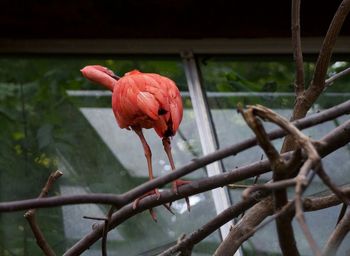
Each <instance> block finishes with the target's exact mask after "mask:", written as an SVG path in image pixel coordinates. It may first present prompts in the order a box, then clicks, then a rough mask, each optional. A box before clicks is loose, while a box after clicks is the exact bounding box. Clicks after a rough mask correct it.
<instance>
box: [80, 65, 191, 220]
mask: <svg viewBox="0 0 350 256" xmlns="http://www.w3.org/2000/svg"><path fill="white" fill-rule="evenodd" d="M81 72H82V75H83V76H84V77H85V78H87V79H88V80H90V81H91V82H93V83H96V84H99V85H101V86H104V87H105V88H106V89H108V90H110V91H111V92H112V109H113V113H114V116H115V118H116V121H117V123H118V125H119V127H120V128H122V129H127V130H131V131H134V132H135V133H136V134H137V136H138V137H139V139H140V141H141V144H142V146H143V150H144V153H145V157H146V160H147V168H148V175H149V179H150V180H152V179H154V176H153V167H152V151H151V149H150V147H149V145H148V143H147V141H146V139H145V137H144V135H143V132H142V130H143V129H151V128H153V129H154V130H155V132H156V133H157V134H158V136H159V137H160V138H161V139H162V143H163V147H164V150H165V153H166V155H167V157H168V159H169V162H170V166H171V169H172V170H175V164H174V160H173V156H172V152H171V140H170V138H172V137H173V136H174V135H175V134H176V131H177V130H178V128H179V125H180V123H181V120H182V117H183V105H182V98H181V95H180V91H179V89H178V88H177V86H176V84H175V82H174V81H173V80H171V79H170V78H168V77H165V76H162V75H159V74H156V73H143V72H141V71H139V70H136V69H135V70H132V71H129V72H127V73H125V74H124V76H122V77H119V76H117V75H116V74H114V72H113V71H112V70H110V69H108V68H106V67H104V66H101V65H88V66H85V67H84V68H83V69H81ZM188 183H190V181H186V180H181V179H178V180H175V181H173V183H172V189H173V191H174V192H175V193H176V194H178V187H180V186H182V185H184V184H188ZM153 194H156V195H157V198H158V199H159V198H160V193H159V191H158V189H157V188H155V189H154V190H152V191H149V192H147V193H146V194H144V195H143V196H141V197H139V198H137V199H136V200H135V201H134V203H133V208H134V209H136V208H137V206H138V203H139V201H140V199H142V198H144V197H146V196H149V195H153ZM185 200H186V204H187V209H188V211H190V202H189V199H188V197H185ZM164 206H165V207H166V208H167V209H168V210H169V211H171V209H170V206H171V203H170V205H164ZM149 210H150V213H151V216H152V219H153V220H154V221H157V218H156V214H155V213H154V211H153V209H149Z"/></svg>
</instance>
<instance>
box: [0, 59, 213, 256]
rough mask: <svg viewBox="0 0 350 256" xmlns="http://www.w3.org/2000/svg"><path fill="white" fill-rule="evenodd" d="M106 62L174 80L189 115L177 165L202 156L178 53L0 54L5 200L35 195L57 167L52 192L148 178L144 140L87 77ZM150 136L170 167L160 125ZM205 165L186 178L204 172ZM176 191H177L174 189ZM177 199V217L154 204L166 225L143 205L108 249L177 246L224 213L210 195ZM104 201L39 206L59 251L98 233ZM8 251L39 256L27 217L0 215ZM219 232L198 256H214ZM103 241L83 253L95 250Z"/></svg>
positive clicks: (117, 189) (176, 150)
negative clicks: (96, 220)
mask: <svg viewBox="0 0 350 256" xmlns="http://www.w3.org/2000/svg"><path fill="white" fill-rule="evenodd" d="M91 64H100V65H103V66H107V67H109V68H110V69H112V70H114V71H115V72H116V74H118V75H123V74H124V73H125V72H128V71H130V70H132V69H139V70H141V71H143V72H157V73H160V74H162V75H165V76H168V77H170V78H172V79H173V80H174V81H175V82H176V83H177V84H178V86H179V88H180V90H181V91H182V95H183V102H184V118H183V121H182V124H181V126H180V129H179V131H178V133H177V135H176V136H175V137H174V138H173V140H172V147H173V154H174V159H175V164H176V166H181V165H183V164H185V163H187V162H189V161H190V160H191V159H192V158H194V157H197V156H199V155H202V151H201V147H200V142H199V137H198V132H197V127H196V124H195V122H194V113H193V110H192V106H191V101H190V98H189V94H188V92H187V90H188V89H187V84H186V79H185V75H184V71H183V68H182V63H181V60H180V59H178V58H152V59H149V58H136V57H132V58H125V57H124V58H118V59H117V58H115V59H101V58H100V59H97V58H96V59H91V58H90V59H87V58H76V57H75V58H73V57H66V58H57V57H45V58H29V57H28V58H17V57H13V58H1V59H0V102H1V104H0V141H1V143H0V149H1V153H2V154H1V155H0V163H1V164H0V175H1V178H0V182H1V185H0V198H1V200H2V201H9V200H19V199H23V198H33V197H36V196H37V195H38V194H39V192H40V190H41V188H42V186H43V184H44V183H45V182H46V179H47V177H48V175H49V173H50V172H52V171H54V170H56V169H59V170H61V171H62V172H63V173H64V175H63V177H62V178H61V179H60V180H58V181H57V182H56V184H55V186H54V188H53V189H52V191H50V194H51V195H52V194H57V195H70V194H83V193H94V192H98V193H123V192H125V191H127V190H129V189H131V188H134V187H135V186H137V185H139V184H141V183H143V182H145V181H147V180H148V172H147V164H146V159H145V157H144V153H143V149H142V146H141V143H140V141H139V139H138V137H137V136H136V135H135V134H133V132H130V131H127V130H121V129H120V128H119V127H118V126H117V124H116V122H115V119H114V116H113V113H112V110H111V96H110V93H108V92H106V91H105V90H104V89H103V88H100V87H99V86H98V85H95V84H92V83H90V82H89V81H87V80H86V79H84V78H83V77H82V76H81V74H80V71H79V70H80V69H81V68H82V67H84V66H85V65H91ZM145 137H146V139H147V141H148V142H149V145H150V147H151V149H152V151H153V167H154V171H155V175H156V176H159V175H163V174H165V173H168V172H169V171H171V170H170V166H169V163H168V160H167V157H166V155H165V153H164V152H163V146H162V143H161V140H160V139H159V137H157V135H156V134H155V132H154V131H153V130H146V131H145ZM204 175H205V172H204V170H199V171H197V172H195V173H194V174H191V175H188V176H187V177H186V179H188V180H191V179H194V178H199V177H203V176H204ZM168 188H170V187H169V186H168ZM190 201H191V206H192V208H191V212H190V213H188V212H187V210H186V204H185V202H184V200H180V201H177V202H174V203H173V206H172V207H173V209H174V211H175V213H176V215H175V216H173V215H171V214H170V213H169V212H168V211H166V209H165V208H164V207H157V208H156V209H155V211H156V213H157V216H158V223H154V222H153V221H152V219H151V217H150V215H149V213H148V211H145V212H144V213H141V214H139V215H137V216H135V217H132V218H131V219H129V220H128V221H126V222H124V223H123V224H121V225H120V226H118V227H117V228H116V229H115V230H113V231H112V232H111V233H110V235H109V237H108V238H109V240H108V249H109V251H111V253H112V254H113V251H114V250H116V251H118V253H119V254H122V255H153V254H155V253H156V252H159V251H161V250H162V249H164V248H166V247H168V246H169V245H170V244H172V243H175V241H176V239H177V238H178V237H179V236H180V234H182V233H189V232H192V231H193V230H195V229H197V228H198V227H200V226H202V225H203V224H204V223H206V221H207V220H208V219H210V218H212V217H213V216H215V215H216V212H215V207H214V205H213V201H212V197H211V193H210V192H208V193H203V194H199V195H196V196H192V197H190ZM107 211H108V208H107V207H105V206H102V205H74V206H63V207H58V208H52V209H40V210H38V211H37V216H38V221H39V225H40V227H41V228H42V230H43V232H44V234H45V237H46V238H47V240H48V242H49V243H50V245H52V247H53V249H54V251H55V252H56V253H57V254H58V255H59V254H62V253H63V252H64V251H65V250H66V249H67V248H69V247H70V246H71V245H73V244H74V243H75V242H77V241H78V240H79V239H80V238H82V236H84V235H85V234H86V233H87V232H89V231H90V230H91V225H92V223H93V221H90V220H85V219H82V217H83V216H93V217H101V216H104V215H105V214H106V212H107ZM0 223H1V225H0V237H1V239H0V250H1V251H0V254H1V255H38V254H40V250H39V249H38V247H37V245H36V242H35V240H34V239H33V236H32V234H31V231H30V229H29V226H28V224H27V223H26V221H25V220H24V218H23V213H21V212H19V213H11V214H1V215H0ZM218 242H219V235H218V234H217V233H215V234H213V235H211V236H210V237H208V238H207V239H205V240H204V241H203V242H202V243H201V244H199V246H196V247H195V250H194V255H211V254H212V253H213V251H214V250H215V248H216V247H217V245H218ZM99 251H100V243H96V244H95V245H94V246H93V247H91V248H90V250H89V251H87V252H86V253H84V255H96V254H97V253H99Z"/></svg>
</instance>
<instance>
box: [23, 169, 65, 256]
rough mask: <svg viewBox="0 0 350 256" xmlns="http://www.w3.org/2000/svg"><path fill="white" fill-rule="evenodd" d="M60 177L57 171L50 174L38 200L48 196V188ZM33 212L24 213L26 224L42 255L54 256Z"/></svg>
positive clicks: (33, 210)
mask: <svg viewBox="0 0 350 256" xmlns="http://www.w3.org/2000/svg"><path fill="white" fill-rule="evenodd" d="M62 175H63V173H62V172H60V171H58V170H57V171H55V172H53V173H51V174H50V176H49V178H48V180H47V182H46V184H45V186H44V187H43V189H42V190H41V192H40V194H39V196H38V198H43V197H46V196H47V195H48V192H49V190H50V188H51V187H52V185H53V183H54V182H55V181H56V180H57V179H58V178H59V177H61V176H62ZM35 212H36V210H35V209H30V210H28V211H26V212H25V214H24V217H25V218H26V220H27V221H28V223H29V225H30V227H31V229H32V232H33V234H34V236H35V239H36V243H37V244H38V246H39V247H40V248H41V250H42V251H43V253H44V254H45V255H46V256H54V255H56V254H55V252H54V251H53V250H52V248H51V247H50V245H49V244H48V242H47V241H46V239H45V237H44V234H43V232H42V231H41V229H40V227H39V226H38V223H37V222H36V218H35Z"/></svg>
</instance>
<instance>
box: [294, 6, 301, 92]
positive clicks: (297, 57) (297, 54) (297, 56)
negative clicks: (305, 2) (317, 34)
mask: <svg viewBox="0 0 350 256" xmlns="http://www.w3.org/2000/svg"><path fill="white" fill-rule="evenodd" d="M292 43H293V56H294V61H295V67H296V73H295V74H296V75H295V82H294V88H295V94H296V96H297V97H300V96H301V95H302V94H303V93H304V63H303V53H302V50H301V38H300V0H293V1H292Z"/></svg>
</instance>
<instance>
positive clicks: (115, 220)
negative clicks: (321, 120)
mask: <svg viewBox="0 0 350 256" xmlns="http://www.w3.org/2000/svg"><path fill="white" fill-rule="evenodd" d="M321 141H322V143H318V148H317V150H318V152H319V154H320V156H322V157H324V156H326V155H327V154H330V153H332V152H333V151H335V150H336V149H338V148H339V147H342V146H344V145H346V144H347V143H348V142H349V141H350V121H348V122H346V123H344V124H343V125H341V126H339V127H337V128H335V129H334V130H332V131H331V132H329V134H327V135H326V136H325V137H323V138H322V140H321ZM330 148H331V149H332V150H330ZM292 155H293V153H285V154H283V155H282V156H284V157H286V158H287V157H288V158H290V157H292ZM258 170H259V172H260V173H263V172H267V171H269V170H270V165H269V164H268V161H266V160H264V161H259V162H256V163H253V164H250V165H248V166H244V167H241V168H237V169H234V170H232V171H229V172H226V173H224V174H220V175H216V176H213V177H210V178H205V179H202V180H199V181H193V182H192V183H191V184H187V185H184V186H182V187H181V188H179V194H181V195H182V196H180V195H176V194H175V193H173V192H172V191H163V192H162V193H161V197H160V199H159V200H157V197H156V196H153V197H152V196H150V197H147V198H144V199H142V200H141V201H140V203H139V207H138V208H137V209H136V210H133V208H132V204H129V205H126V206H124V207H123V208H121V209H119V210H118V211H117V212H116V213H114V214H113V215H112V219H111V223H110V229H112V228H115V227H116V226H118V225H119V224H120V223H122V222H123V221H125V220H126V219H128V218H130V217H132V216H134V215H135V214H137V213H138V212H141V211H144V210H146V209H148V208H152V207H155V206H158V205H162V204H164V203H166V202H171V201H174V200H177V199H180V198H183V197H185V196H190V195H193V194H198V193H200V192H204V191H207V190H211V189H213V188H215V187H220V186H224V185H227V184H230V183H233V182H237V181H239V180H240V179H245V177H246V176H247V172H250V175H249V176H250V177H253V176H256V175H257V172H258ZM214 184H216V186H215V185H214ZM306 202H307V204H306V205H307V206H306V209H305V210H309V209H310V210H312V209H314V210H317V209H319V208H322V206H325V204H324V202H327V203H328V204H329V205H337V204H339V200H338V199H337V198H336V197H334V196H329V197H327V198H325V200H324V201H320V202H316V204H315V205H316V206H315V205H312V204H311V203H310V200H306ZM260 204H261V205H260ZM270 204H271V206H272V208H271V211H272V212H273V205H272V203H271V202H270V203H269V202H268V201H265V200H263V202H262V203H258V204H257V205H256V207H257V208H255V206H253V212H254V211H255V210H256V209H260V208H264V207H266V205H270ZM258 205H259V206H258ZM317 206H318V208H317ZM312 207H313V208H312ZM268 210H269V209H267V210H266V211H268ZM258 212H259V213H258V214H257V216H258V218H257V219H256V217H253V219H252V220H251V222H252V223H256V221H258V220H259V219H260V217H261V218H262V220H263V219H264V218H265V217H266V216H268V215H266V216H265V217H264V215H263V214H261V212H260V210H258ZM264 212H265V211H264ZM271 214H272V213H271ZM103 228H104V225H103V224H100V225H98V226H96V227H95V229H94V230H92V231H91V232H90V233H88V234H87V235H86V236H85V237H83V238H82V239H81V240H80V241H79V242H77V243H76V244H75V245H74V246H73V247H71V248H70V249H69V250H68V251H67V252H66V253H65V256H71V255H79V254H81V253H83V252H84V251H85V250H87V249H88V248H89V247H90V246H91V245H92V244H93V243H95V242H96V241H97V240H98V239H99V238H101V236H102V230H103ZM242 228H243V227H242ZM230 233H231V232H230ZM242 234H243V233H237V234H235V235H232V237H233V239H234V240H232V241H230V242H227V243H229V244H231V243H233V242H234V243H239V241H241V242H242V243H243V242H244V240H242V238H241V235H242Z"/></svg>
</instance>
